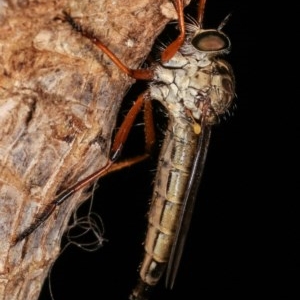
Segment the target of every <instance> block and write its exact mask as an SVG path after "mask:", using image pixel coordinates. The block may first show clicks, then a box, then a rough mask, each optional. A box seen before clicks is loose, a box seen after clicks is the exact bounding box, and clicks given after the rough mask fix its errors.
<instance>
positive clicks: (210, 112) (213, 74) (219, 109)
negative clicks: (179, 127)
mask: <svg viewBox="0 0 300 300" xmlns="http://www.w3.org/2000/svg"><path fill="white" fill-rule="evenodd" d="M183 58H184V57H183ZM189 58H190V57H185V58H184V60H185V61H186V62H187V63H186V64H185V65H184V66H183V67H182V68H178V69H177V68H169V67H165V66H163V65H161V66H159V67H157V69H156V72H155V74H156V82H154V83H153V84H151V86H150V94H151V97H152V98H153V99H156V100H158V101H160V102H161V103H162V104H163V105H164V106H165V107H166V109H167V111H168V113H169V115H170V116H172V117H174V118H176V119H178V118H186V117H187V115H190V116H192V118H194V119H195V120H196V121H198V120H201V118H202V116H203V114H205V116H204V117H205V120H206V121H207V122H208V123H209V124H213V123H216V122H217V120H218V116H219V115H221V114H223V113H224V112H225V111H226V110H227V109H228V108H229V106H230V104H231V101H232V99H233V97H234V80H233V75H232V71H231V68H230V66H229V65H228V64H227V63H226V62H224V61H222V60H217V59H214V60H210V61H209V62H210V63H209V64H208V65H206V66H204V67H203V66H200V65H199V64H198V63H197V62H198V61H197V60H195V59H194V58H190V59H189ZM187 112H188V114H187Z"/></svg>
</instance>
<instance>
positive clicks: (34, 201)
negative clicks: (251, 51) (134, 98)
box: [0, 0, 176, 300]
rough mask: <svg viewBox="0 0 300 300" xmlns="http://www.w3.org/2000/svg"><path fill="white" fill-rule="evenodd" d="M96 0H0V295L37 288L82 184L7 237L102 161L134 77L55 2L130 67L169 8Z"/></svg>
mask: <svg viewBox="0 0 300 300" xmlns="http://www.w3.org/2000/svg"><path fill="white" fill-rule="evenodd" d="M91 3H92V4H91ZM95 3H96V2H95V1H85V0H81V1H78V0H72V1H67V0H60V1H59V0H56V1H55V0H53V1H44V0H38V1H37V0H35V1H33V0H28V1H19V0H18V1H17V0H7V2H5V1H4V0H2V1H0V24H1V31H0V115H1V118H0V124H1V129H0V142H1V144H0V166H1V169H0V300H4V299H7V300H15V299H18V300H26V299H30V300H33V299H37V298H38V296H39V293H40V289H41V286H42V284H43V281H44V279H45V278H46V276H47V273H48V271H49V268H50V266H51V264H52V263H53V262H54V261H55V259H56V258H57V255H58V253H59V251H60V240H61V237H62V235H63V233H64V231H65V228H66V226H67V223H68V219H69V217H70V215H71V213H72V211H74V209H75V208H76V207H77V206H78V205H79V203H81V202H82V201H83V200H84V199H86V198H87V194H86V193H84V192H78V193H77V194H76V195H75V196H74V197H72V198H71V199H69V200H68V201H66V202H65V203H64V204H63V205H62V206H60V207H59V208H58V209H56V210H55V212H54V213H53V214H52V216H51V217H50V218H49V219H48V220H47V221H46V222H45V223H44V224H43V225H42V226H41V227H39V228H38V229H37V230H36V231H34V232H33V233H32V234H31V235H30V236H29V237H28V238H27V239H25V240H24V241H22V242H20V243H18V244H17V245H15V246H13V244H12V241H13V239H14V238H15V237H16V235H17V234H19V233H20V232H21V231H22V230H24V229H25V228H26V227H28V226H29V225H30V224H31V223H32V222H33V221H34V219H35V216H36V215H37V214H38V213H39V212H41V211H42V210H43V209H44V208H45V206H46V205H47V204H48V203H50V202H51V200H52V199H53V198H54V197H55V195H56V194H57V193H58V192H60V191H62V190H63V189H65V188H66V187H68V186H69V185H71V184H74V183H75V182H77V181H78V180H79V179H82V178H84V177H85V176H87V175H89V174H91V173H92V172H93V171H95V170H96V169H98V168H100V167H101V166H103V165H104V164H105V163H106V161H107V156H108V153H109V147H110V141H111V136H112V132H113V129H114V124H115V121H116V117H117V113H118V109H119V106H120V103H121V101H122V98H123V96H124V93H125V92H126V90H127V89H128V87H129V85H130V84H131V83H132V82H133V81H132V80H131V79H130V78H128V77H127V76H126V75H124V74H122V73H120V71H119V70H118V68H116V67H115V66H114V65H113V64H112V63H111V62H110V60H109V59H108V58H107V57H105V56H104V55H103V54H102V53H101V51H100V50H98V49H97V48H96V47H95V46H94V45H93V44H92V43H91V41H90V40H88V39H87V38H85V37H83V36H82V35H81V34H80V32H78V31H76V30H75V29H74V27H72V26H71V24H70V22H67V21H66V19H65V16H64V14H63V11H66V12H67V13H69V14H70V15H71V17H72V19H73V20H74V23H75V24H77V25H78V26H79V27H81V28H82V29H83V30H88V31H89V33H92V34H93V35H95V37H97V39H99V40H101V41H103V43H105V45H107V46H108V47H109V48H110V49H111V50H112V51H113V52H114V53H115V54H116V55H117V56H118V57H119V58H120V59H121V61H123V62H124V63H126V65H128V66H129V67H131V68H137V67H138V66H139V65H140V64H141V62H142V61H143V59H144V58H145V57H146V56H147V53H148V52H149V51H150V49H151V47H152V45H153V43H154V40H155V37H156V36H157V35H158V33H159V32H161V30H162V29H163V27H164V25H165V24H166V23H167V22H168V21H169V20H170V19H172V18H174V17H175V16H176V14H175V11H174V9H173V6H172V4H171V3H170V2H169V1H167V0H135V1H129V0H115V1H111V0H99V1H98V2H97V5H95ZM73 25H74V24H73Z"/></svg>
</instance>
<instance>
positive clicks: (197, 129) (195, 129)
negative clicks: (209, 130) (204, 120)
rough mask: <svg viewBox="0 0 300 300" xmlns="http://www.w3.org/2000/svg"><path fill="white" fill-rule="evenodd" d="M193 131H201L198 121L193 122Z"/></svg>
mask: <svg viewBox="0 0 300 300" xmlns="http://www.w3.org/2000/svg"><path fill="white" fill-rule="evenodd" d="M193 127H194V132H195V134H200V133H201V126H200V124H198V123H194V126H193Z"/></svg>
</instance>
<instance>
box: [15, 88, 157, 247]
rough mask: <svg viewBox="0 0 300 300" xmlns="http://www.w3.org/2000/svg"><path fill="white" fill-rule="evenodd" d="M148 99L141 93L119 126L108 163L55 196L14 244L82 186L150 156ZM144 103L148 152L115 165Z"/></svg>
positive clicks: (151, 138) (149, 105) (149, 110)
mask: <svg viewBox="0 0 300 300" xmlns="http://www.w3.org/2000/svg"><path fill="white" fill-rule="evenodd" d="M146 99H147V92H145V93H143V94H141V95H140V96H139V97H138V99H137V101H136V102H135V103H134V105H133V106H132V107H131V109H130V110H129V112H128V114H127V115H126V117H125V119H124V121H123V123H122V124H121V127H120V128H119V130H118V132H117V134H116V137H115V139H114V143H113V146H112V148H111V152H110V158H109V160H108V162H107V163H106V165H105V166H104V167H103V168H101V169H99V170H98V171H96V172H94V173H93V174H91V175H89V176H88V177H86V178H84V179H83V180H81V181H79V182H77V183H75V184H74V185H73V186H71V187H70V188H68V189H67V190H65V191H63V192H62V193H60V194H59V195H57V196H56V197H55V198H54V200H53V201H52V202H50V203H49V204H48V205H47V206H46V207H45V209H44V210H43V211H42V212H41V213H40V214H38V215H37V217H36V218H35V221H34V222H33V223H32V224H31V225H30V226H29V227H27V228H26V229H25V230H24V231H22V232H21V233H20V234H19V235H17V236H16V237H15V239H14V240H13V244H14V245H15V244H17V243H18V242H20V241H22V240H23V239H25V238H26V237H27V236H29V235H30V234H31V233H32V232H33V231H34V230H36V229H37V228H38V227H39V226H40V225H41V224H43V223H44V222H45V221H46V220H47V219H48V218H49V217H50V215H51V214H52V213H53V211H54V210H55V209H56V207H58V206H59V205H61V204H62V203H63V202H64V201H66V200H67V199H68V198H69V197H71V196H72V195H74V194H75V193H76V192H77V191H79V190H81V189H82V188H84V187H86V186H87V185H88V184H90V183H92V182H94V181H95V180H97V179H99V178H100V177H102V176H104V175H106V174H107V173H109V172H112V171H117V170H119V169H121V168H123V167H127V166H129V165H132V164H134V163H137V162H139V161H142V160H144V159H145V158H147V157H148V156H149V153H150V151H151V148H152V146H153V144H154V141H155V134H154V126H153V117H152V108H151V102H150V101H145V100H146ZM144 104H145V105H144ZM143 105H144V107H145V114H144V120H145V135H146V138H145V143H146V145H145V148H146V153H145V154H144V155H141V156H138V157H135V158H133V159H131V160H127V161H124V162H121V163H120V164H119V165H118V164H116V166H115V165H114V163H115V162H116V160H117V159H118V158H119V156H120V154H121V151H122V148H123V146H124V143H125V142H126V139H127V137H128V134H129V132H130V130H131V128H132V126H133V123H134V120H135V119H136V116H137V115H138V113H139V112H140V110H141V108H142V106H143Z"/></svg>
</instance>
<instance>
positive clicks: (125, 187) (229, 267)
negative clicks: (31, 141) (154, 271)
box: [40, 0, 299, 300]
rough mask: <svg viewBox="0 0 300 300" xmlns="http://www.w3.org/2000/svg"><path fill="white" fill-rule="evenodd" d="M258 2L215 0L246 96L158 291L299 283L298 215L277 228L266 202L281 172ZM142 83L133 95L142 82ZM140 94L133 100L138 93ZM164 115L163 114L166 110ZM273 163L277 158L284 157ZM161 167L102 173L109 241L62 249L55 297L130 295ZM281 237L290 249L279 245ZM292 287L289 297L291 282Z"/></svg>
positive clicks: (216, 142) (101, 207) (197, 293)
mask: <svg viewBox="0 0 300 300" xmlns="http://www.w3.org/2000/svg"><path fill="white" fill-rule="evenodd" d="M246 2H247V3H246ZM248 2H249V3H248ZM250 2H251V1H233V0H222V1H220V0H208V1H207V7H206V14H205V20H204V23H205V27H206V28H209V27H212V28H215V27H216V26H217V25H218V24H219V23H220V21H221V20H223V19H224V17H225V16H226V15H227V14H228V13H230V12H232V16H231V18H230V20H229V21H228V24H227V25H226V26H225V28H224V32H225V33H226V34H228V36H229V37H230V39H231V42H232V51H231V53H230V55H228V56H227V57H226V60H227V61H229V62H230V63H231V65H232V67H233V69H234V73H235V76H236V94H237V98H236V99H235V108H234V109H233V110H232V116H230V117H228V118H227V120H223V121H222V122H221V124H220V125H218V126H216V127H215V128H214V129H213V133H212V140H211V144H210V147H209V153H208V158H207V163H206V166H205V171H204V175H203V179H202V182H201V185H200V189H199V195H198V201H197V203H196V207H195V211H194V216H193V219H192V224H191V229H190V233H189V236H188V240H187V244H186V247H185V251H184V254H183V258H182V263H181V266H180V269H179V273H178V277H177V280H176V283H175V286H174V289H173V290H172V291H168V290H166V289H165V288H164V285H163V280H162V283H161V284H159V285H158V287H157V288H156V290H155V292H154V293H153V297H152V299H156V300H161V299H166V300H167V299H170V300H171V299H172V300H175V299H195V298H196V299H198V298H199V299H216V298H217V297H225V296H229V297H238V298H239V299H240V298H241V299H243V298H244V297H245V296H249V295H250V294H252V293H253V292H255V291H256V290H257V289H258V288H263V289H264V290H268V287H269V283H268V282H270V281H271V285H270V286H271V287H272V289H277V287H278V286H277V283H279V285H280V284H281V283H282V282H283V281H289V283H290V284H291V285H293V283H294V281H295V280H296V279H295V277H293V276H291V273H292V271H293V270H296V268H297V267H298V266H299V264H298V265H297V264H296V263H295V260H294V255H295V250H293V249H294V247H295V246H296V244H297V243H298V242H297V241H293V242H291V240H293V239H291V240H290V239H289V238H290V237H292V238H294V235H295V232H294V231H295V229H293V228H295V227H296V224H294V222H295V221H294V220H295V219H294V218H293V217H291V218H290V220H289V222H290V223H289V224H288V225H289V227H288V228H289V229H288V231H287V233H286V234H285V233H283V231H284V230H283V228H282V227H280V226H279V227H277V228H276V229H274V224H273V223H272V221H271V219H270V218H269V217H270V215H272V212H271V211H272V206H273V204H272V203H271V204H270V206H269V208H270V209H268V210H266V206H267V205H266V202H269V201H270V200H271V201H272V197H271V195H270V192H269V189H270V190H271V189H276V183H275V182H273V181H272V180H271V179H270V176H269V174H270V173H271V172H273V171H274V172H276V171H277V170H276V167H274V166H273V167H274V169H273V171H272V170H271V172H270V169H269V163H268V161H269V158H270V156H272V154H273V152H272V150H271V149H269V147H268V146H267V143H268V139H269V133H270V131H271V129H270V128H271V122H269V121H266V119H267V118H268V116H267V115H266V113H265V111H266V107H267V104H266V103H265V101H266V99H265V98H264V96H261V97H260V94H259V91H258V90H257V89H258V86H259V85H260V83H259V79H258V78H259V76H258V75H257V71H258V69H260V67H261V66H260V65H256V64H255V63H254V59H253V55H254V53H255V48H256V45H257V42H256V31H255V30H254V28H253V24H255V22H256V16H255V11H256V10H257V7H255V6H254V4H253V2H251V3H250ZM190 13H191V12H190ZM191 14H192V13H191ZM256 25H257V24H256ZM137 85H138V86H137V87H134V88H133V89H134V91H133V92H132V93H133V94H134V93H135V89H139V88H140V86H139V84H137ZM133 94H129V95H128V97H127V98H129V99H128V101H127V102H129V103H130V101H131V100H133V99H132V97H136V96H135V95H133ZM158 115H159V113H158ZM156 120H158V121H157V123H159V122H160V121H159V116H157V119H156ZM272 130H274V129H272ZM133 131H134V132H133V134H132V135H131V137H130V138H129V141H128V143H127V149H126V151H125V153H124V157H126V156H130V155H131V153H130V152H131V150H132V149H134V150H136V151H137V152H142V148H143V137H142V134H141V132H142V128H141V126H136V128H134V130H133ZM273 163H274V164H275V165H276V164H277V161H276V159H275V160H274V161H273ZM154 170H155V158H154V159H152V160H149V161H147V162H144V163H141V164H139V165H137V166H134V167H131V168H129V169H127V170H123V171H120V172H119V173H116V174H111V175H109V176H107V177H106V178H104V179H101V180H100V181H99V183H98V184H99V187H98V190H97V192H96V194H95V196H94V203H93V211H95V212H97V213H98V214H99V215H100V216H101V218H102V221H103V223H104V227H105V234H104V237H105V238H106V239H107V240H108V241H107V242H106V243H104V247H102V248H101V249H99V250H98V251H96V252H85V251H83V250H81V249H79V248H77V247H75V246H70V247H68V248H67V249H66V250H65V251H64V252H63V253H62V254H61V256H60V257H59V258H58V260H57V262H56V263H55V265H54V266H53V268H52V272H51V287H52V290H53V296H54V299H55V300H62V299H91V300H93V299H103V300H111V299H116V300H118V299H120V300H121V299H127V298H128V295H129V293H130V291H131V289H132V288H133V287H134V285H135V282H136V279H137V276H138V274H137V268H138V265H139V262H140V260H141V258H142V253H143V248H142V242H143V238H144V234H145V229H146V218H145V215H146V212H147V208H148V200H149V199H150V197H151V191H152V180H153V176H154ZM270 181H271V184H270ZM266 185H267V186H268V187H267V188H266ZM291 210H292V209H291ZM283 214H284V213H283ZM280 217H281V218H284V217H282V215H281V216H279V218H280ZM275 218H276V216H275ZM265 220H268V221H266V223H267V224H265ZM274 231H275V232H276V233H275V235H276V238H278V240H279V239H280V238H282V237H283V236H284V239H283V240H282V242H279V241H278V242H277V243H276V242H275V243H274V240H273V237H274ZM271 240H273V241H272V242H271ZM281 243H285V247H286V248H289V249H291V250H289V251H284V252H280V251H278V248H280V247H281V246H282V245H281ZM287 252H288V255H287ZM297 262H299V260H297ZM280 270H284V271H283V272H281V271H280ZM48 284H49V282H48V281H46V282H45V286H44V288H43V291H42V294H41V296H40V300H49V299H51V297H50V295H49V286H48ZM283 291H284V293H285V296H286V295H287V293H288V290H284V289H283ZM283 295H284V294H283ZM284 298H285V297H284ZM288 299H290V298H288Z"/></svg>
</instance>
